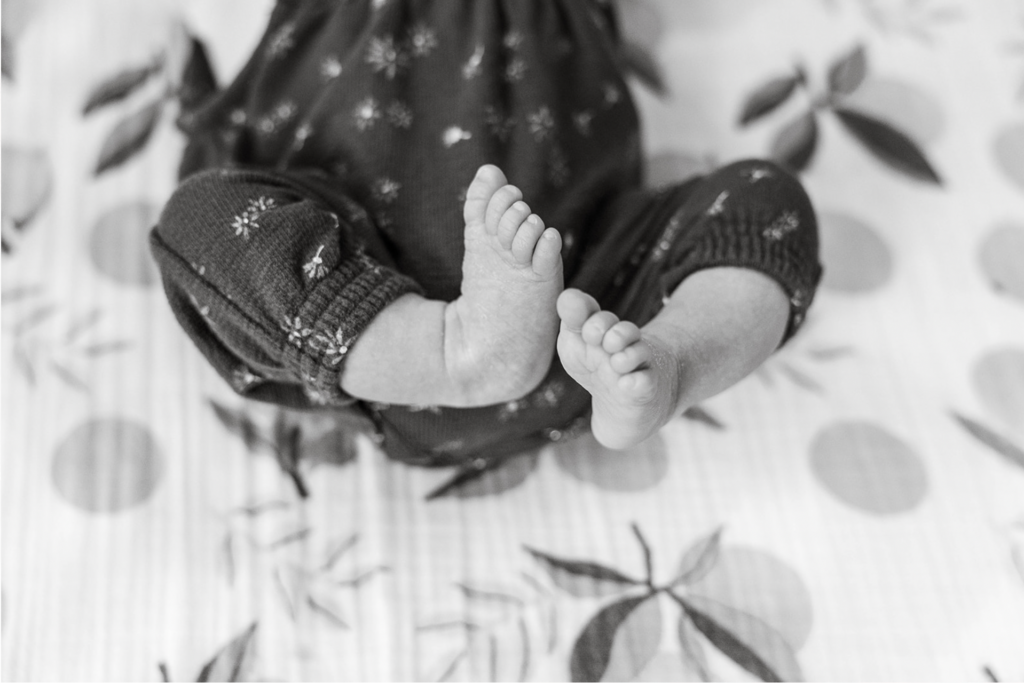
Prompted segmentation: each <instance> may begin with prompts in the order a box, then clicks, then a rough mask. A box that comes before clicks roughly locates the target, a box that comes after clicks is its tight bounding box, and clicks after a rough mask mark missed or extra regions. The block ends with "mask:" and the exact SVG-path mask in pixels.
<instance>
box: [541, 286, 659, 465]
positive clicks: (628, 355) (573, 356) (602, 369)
mask: <svg viewBox="0 0 1024 683" xmlns="http://www.w3.org/2000/svg"><path fill="white" fill-rule="evenodd" d="M557 309H558V316H559V317H560V318H561V320H562V324H561V331H560V332H559V334H558V357H559V359H561V361H562V367H564V368H565V370H566V372H568V373H569V375H570V376H571V377H572V378H573V379H574V380H576V381H577V382H579V384H580V386H582V387H583V388H584V389H586V390H587V391H588V392H590V395H591V397H592V405H593V415H592V417H591V419H590V426H591V431H593V433H594V437H595V438H596V439H597V440H598V441H599V442H600V443H601V444H603V445H604V446H607V447H608V448H627V447H629V446H632V445H634V444H637V443H640V442H641V441H643V440H644V439H646V438H647V437H649V436H651V435H652V434H654V433H655V432H656V431H658V429H660V428H661V426H662V425H664V424H665V423H666V422H667V421H668V419H669V418H670V417H671V416H672V414H673V413H674V412H675V409H676V397H677V395H678V377H679V370H678V368H677V366H676V363H675V361H674V360H673V358H672V355H671V354H670V353H669V351H668V350H667V349H666V348H664V346H663V345H662V344H661V342H659V341H658V340H657V339H655V338H653V337H649V336H646V337H645V335H644V334H643V332H642V331H641V330H640V328H638V327H637V326H636V325H634V324H633V323H631V322H627V321H625V320H619V318H618V317H617V316H616V315H615V314H614V313H612V312H611V311H602V310H601V308H600V306H599V305H598V303H597V301H596V300H595V299H594V298H593V297H592V296H590V295H589V294H585V293H583V292H581V291H580V290H578V289H567V290H565V291H564V292H562V294H561V296H559V297H558V302H557Z"/></svg>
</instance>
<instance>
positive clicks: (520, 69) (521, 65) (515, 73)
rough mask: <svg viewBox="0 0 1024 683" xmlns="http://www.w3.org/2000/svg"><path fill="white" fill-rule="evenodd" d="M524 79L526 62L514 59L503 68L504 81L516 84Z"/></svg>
mask: <svg viewBox="0 0 1024 683" xmlns="http://www.w3.org/2000/svg"><path fill="white" fill-rule="evenodd" d="M524 78H526V62H525V61H523V60H522V59H519V58H518V57H516V58H515V59H513V60H512V61H511V62H509V63H508V65H507V66H506V67H505V80H506V81H508V82H509V83H518V82H519V81H521V80H523V79H524Z"/></svg>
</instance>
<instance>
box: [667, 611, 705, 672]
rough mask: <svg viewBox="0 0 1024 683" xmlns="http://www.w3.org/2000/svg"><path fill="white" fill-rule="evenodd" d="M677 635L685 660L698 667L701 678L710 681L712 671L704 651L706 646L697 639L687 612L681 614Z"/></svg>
mask: <svg viewBox="0 0 1024 683" xmlns="http://www.w3.org/2000/svg"><path fill="white" fill-rule="evenodd" d="M676 635H678V636H679V647H680V648H681V652H682V654H683V660H684V661H685V662H686V663H687V664H688V665H689V666H691V667H692V668H694V669H696V671H697V674H698V675H699V676H700V680H702V681H710V680H711V673H710V672H709V670H708V656H707V654H706V653H705V652H704V646H703V645H702V644H701V642H700V641H699V640H698V639H697V634H696V633H694V628H693V623H692V622H691V621H690V619H689V618H688V617H687V616H686V613H685V612H684V613H682V614H680V615H679V623H678V624H677V626H676Z"/></svg>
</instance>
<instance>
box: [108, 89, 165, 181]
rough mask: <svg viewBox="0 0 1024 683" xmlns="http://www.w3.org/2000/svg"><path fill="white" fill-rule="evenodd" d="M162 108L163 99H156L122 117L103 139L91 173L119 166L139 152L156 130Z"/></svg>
mask: <svg viewBox="0 0 1024 683" xmlns="http://www.w3.org/2000/svg"><path fill="white" fill-rule="evenodd" d="M163 108H164V101H163V100H162V99H158V100H155V101H153V102H150V103H149V104H147V105H146V106H144V107H143V108H142V109H140V110H138V111H136V112H133V113H131V114H129V115H128V116H126V117H124V118H122V119H121V120H120V121H119V122H118V123H117V125H115V126H114V129H113V130H112V131H110V134H109V135H107V138H106V139H105V140H104V141H103V146H102V147H101V148H100V156H99V160H98V161H97V162H96V168H95V170H94V171H93V175H95V176H98V175H100V174H101V173H104V172H105V171H108V170H110V169H112V168H115V167H116V166H120V165H121V164H123V163H124V162H126V161H128V160H129V159H131V158H132V157H133V156H135V155H136V154H138V153H139V152H141V151H142V149H143V148H144V147H145V146H146V143H147V142H149V139H150V137H152V135H153V131H154V130H156V124H157V123H158V122H159V120H160V114H161V112H163Z"/></svg>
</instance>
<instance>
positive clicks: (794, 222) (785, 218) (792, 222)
mask: <svg viewBox="0 0 1024 683" xmlns="http://www.w3.org/2000/svg"><path fill="white" fill-rule="evenodd" d="M799 227H800V219H799V218H798V217H797V215H796V212H794V211H786V212H784V213H783V214H782V215H781V216H779V217H778V218H776V219H775V220H774V221H772V224H771V225H769V226H768V227H767V228H765V229H764V232H763V233H761V234H762V235H764V236H765V237H766V238H768V239H770V240H781V239H782V238H783V237H785V236H786V235H788V234H789V233H791V232H793V231H794V230H796V229H797V228H799Z"/></svg>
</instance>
